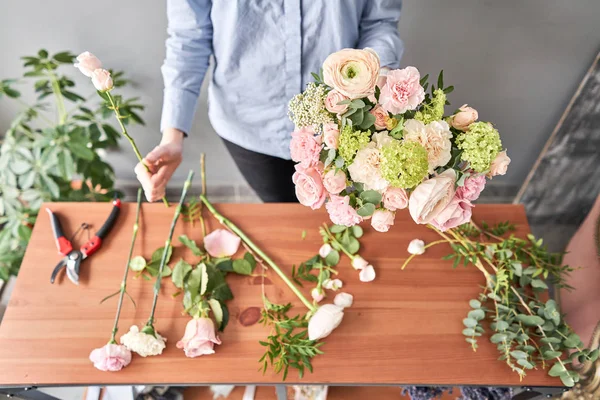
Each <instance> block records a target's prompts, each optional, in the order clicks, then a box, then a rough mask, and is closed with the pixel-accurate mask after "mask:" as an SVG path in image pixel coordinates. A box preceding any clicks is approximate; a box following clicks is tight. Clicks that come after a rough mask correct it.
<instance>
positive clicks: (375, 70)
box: [323, 48, 379, 99]
mask: <svg viewBox="0 0 600 400" xmlns="http://www.w3.org/2000/svg"><path fill="white" fill-rule="evenodd" d="M377 78H379V56H378V55H377V53H376V52H375V51H373V50H372V49H369V48H367V49H364V50H357V49H342V50H340V51H336V52H335V53H332V54H330V55H329V56H327V58H326V59H325V61H324V62H323V82H325V84H326V85H327V86H330V87H332V88H333V89H335V90H337V91H338V92H340V93H341V94H343V95H344V96H347V97H348V98H351V99H360V98H363V97H368V96H369V95H370V94H373V92H374V91H375V85H376V84H377Z"/></svg>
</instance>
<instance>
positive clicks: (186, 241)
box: [179, 235, 204, 256]
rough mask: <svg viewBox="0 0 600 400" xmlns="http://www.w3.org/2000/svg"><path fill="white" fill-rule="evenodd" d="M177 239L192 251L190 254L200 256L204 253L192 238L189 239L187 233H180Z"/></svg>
mask: <svg viewBox="0 0 600 400" xmlns="http://www.w3.org/2000/svg"><path fill="white" fill-rule="evenodd" d="M179 241H180V242H181V244H183V245H184V246H185V247H187V248H188V249H190V250H191V251H192V254H194V255H195V256H201V255H202V254H204V252H203V251H202V250H200V248H199V247H198V245H197V244H196V242H195V241H194V240H193V239H190V238H189V237H188V236H187V235H180V236H179Z"/></svg>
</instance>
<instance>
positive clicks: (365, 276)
mask: <svg viewBox="0 0 600 400" xmlns="http://www.w3.org/2000/svg"><path fill="white" fill-rule="evenodd" d="M358 277H359V278H360V281H361V282H371V281H372V280H373V279H375V268H373V266H372V265H367V266H366V267H365V268H363V269H362V270H361V271H360V274H359V275H358Z"/></svg>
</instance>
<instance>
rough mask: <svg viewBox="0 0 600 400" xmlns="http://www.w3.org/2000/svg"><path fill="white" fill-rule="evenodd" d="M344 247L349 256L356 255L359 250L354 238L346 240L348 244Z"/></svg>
mask: <svg viewBox="0 0 600 400" xmlns="http://www.w3.org/2000/svg"><path fill="white" fill-rule="evenodd" d="M345 247H346V250H348V252H349V253H350V254H356V253H358V250H360V242H359V241H358V240H356V238H353V237H351V238H349V239H348V244H347V245H346V246H345Z"/></svg>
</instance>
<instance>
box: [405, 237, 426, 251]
mask: <svg viewBox="0 0 600 400" xmlns="http://www.w3.org/2000/svg"><path fill="white" fill-rule="evenodd" d="M408 252H409V253H410V254H414V255H421V254H423V253H425V242H424V241H422V240H421V239H413V240H411V242H410V243H409V244H408Z"/></svg>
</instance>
